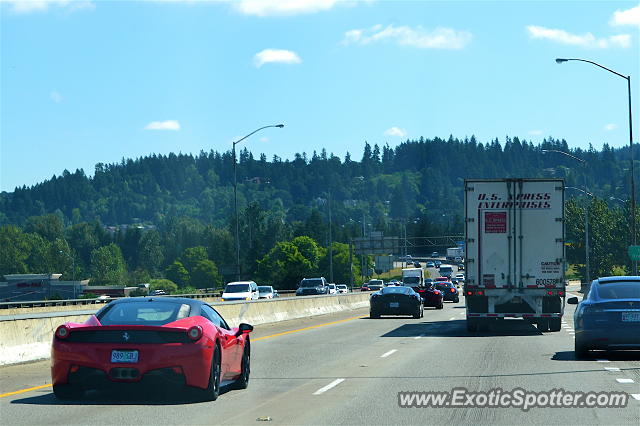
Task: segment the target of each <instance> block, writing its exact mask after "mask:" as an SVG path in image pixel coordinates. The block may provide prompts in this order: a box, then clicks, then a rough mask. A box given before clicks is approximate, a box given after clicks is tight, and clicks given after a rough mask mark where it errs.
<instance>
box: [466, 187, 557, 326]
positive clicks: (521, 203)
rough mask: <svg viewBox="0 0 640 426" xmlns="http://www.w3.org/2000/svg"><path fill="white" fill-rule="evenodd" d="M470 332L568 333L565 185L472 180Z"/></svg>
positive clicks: (468, 240) (468, 241)
mask: <svg viewBox="0 0 640 426" xmlns="http://www.w3.org/2000/svg"><path fill="white" fill-rule="evenodd" d="M465 248H466V254H467V256H466V259H465V268H466V272H467V278H466V280H465V285H464V294H465V301H466V313H467V329H468V330H469V331H477V330H478V329H480V328H484V327H485V326H487V325H488V324H489V323H490V322H491V321H496V320H500V319H504V318H523V319H524V320H526V321H529V322H531V323H533V324H536V326H537V327H538V330H540V331H560V328H561V319H562V315H563V313H564V301H565V295H566V293H565V279H564V271H565V253H564V182H563V180H562V179H479V180H476V179H467V180H465Z"/></svg>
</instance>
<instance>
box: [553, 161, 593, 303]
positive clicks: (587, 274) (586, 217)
mask: <svg viewBox="0 0 640 426" xmlns="http://www.w3.org/2000/svg"><path fill="white" fill-rule="evenodd" d="M548 152H555V153H558V154H562V155H566V156H567V157H570V158H573V159H574V160H576V161H579V162H580V163H582V165H583V166H584V191H583V190H581V189H580V188H575V187H572V186H568V187H567V188H570V189H577V190H578V191H580V192H583V193H585V194H587V195H589V196H591V197H592V198H593V194H591V193H590V192H589V187H588V186H587V162H586V161H585V160H583V159H582V158H578V157H576V156H575V155H571V154H569V153H568V152H564V151H560V150H557V149H543V150H542V153H543V154H546V153H548ZM584 251H585V253H584V263H585V265H584V267H585V274H584V275H585V281H586V283H585V286H584V288H583V289H582V290H583V294H585V290H588V288H589V286H590V285H591V271H590V269H591V268H590V264H589V204H587V205H586V206H585V209H584Z"/></svg>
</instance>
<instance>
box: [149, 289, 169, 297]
mask: <svg viewBox="0 0 640 426" xmlns="http://www.w3.org/2000/svg"><path fill="white" fill-rule="evenodd" d="M165 294H167V292H166V291H164V290H151V291H150V292H149V296H164V295H165Z"/></svg>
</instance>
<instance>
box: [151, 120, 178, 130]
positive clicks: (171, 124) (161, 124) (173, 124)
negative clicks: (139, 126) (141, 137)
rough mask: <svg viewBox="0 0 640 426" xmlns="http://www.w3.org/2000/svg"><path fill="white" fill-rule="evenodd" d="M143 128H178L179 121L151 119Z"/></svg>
mask: <svg viewBox="0 0 640 426" xmlns="http://www.w3.org/2000/svg"><path fill="white" fill-rule="evenodd" d="M145 130H180V123H178V121H177V120H167V121H152V122H151V123H149V124H147V125H146V126H145Z"/></svg>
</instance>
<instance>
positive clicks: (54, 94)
mask: <svg viewBox="0 0 640 426" xmlns="http://www.w3.org/2000/svg"><path fill="white" fill-rule="evenodd" d="M49 97H50V98H51V100H52V101H53V102H55V103H57V104H59V103H60V102H62V101H63V100H64V98H63V97H62V95H61V94H60V92H58V91H57V90H54V91H53V92H51V93H49Z"/></svg>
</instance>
